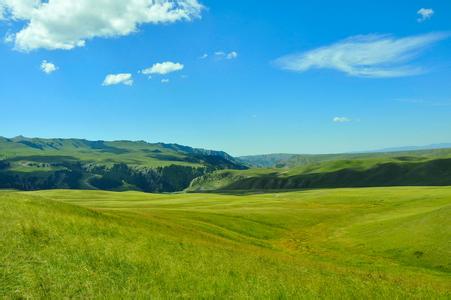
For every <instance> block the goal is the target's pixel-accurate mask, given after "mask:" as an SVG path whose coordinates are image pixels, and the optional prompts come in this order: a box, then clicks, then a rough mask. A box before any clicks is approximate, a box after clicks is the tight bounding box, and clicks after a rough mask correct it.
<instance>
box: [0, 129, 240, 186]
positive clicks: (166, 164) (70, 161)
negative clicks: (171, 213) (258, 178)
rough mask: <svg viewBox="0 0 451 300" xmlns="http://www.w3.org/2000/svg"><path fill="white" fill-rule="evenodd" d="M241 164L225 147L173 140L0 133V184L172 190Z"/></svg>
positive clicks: (238, 166)
mask: <svg viewBox="0 0 451 300" xmlns="http://www.w3.org/2000/svg"><path fill="white" fill-rule="evenodd" d="M246 168H247V167H246V166H245V165H244V164H243V163H242V162H241V161H239V160H237V159H235V158H233V157H232V156H230V155H228V154H227V153H225V152H222V151H213V150H205V149H196V148H191V147H188V146H182V145H178V144H164V143H155V144H151V143H147V142H144V141H137V142H132V141H113V142H108V141H88V140H84V139H42V138H27V137H23V136H18V137H14V138H4V137H0V188H14V189H23V190H34V189H54V188H74V189H75V188H76V189H105V190H141V191H146V192H174V191H181V190H183V189H185V188H186V187H187V186H189V184H190V182H191V181H192V180H193V179H194V178H196V177H198V176H201V175H205V174H207V173H209V172H212V171H214V170H222V169H237V170H239V169H246Z"/></svg>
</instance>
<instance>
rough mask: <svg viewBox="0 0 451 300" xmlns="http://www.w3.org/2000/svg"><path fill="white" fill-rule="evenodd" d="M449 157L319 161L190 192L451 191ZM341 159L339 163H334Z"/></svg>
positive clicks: (220, 177)
mask: <svg viewBox="0 0 451 300" xmlns="http://www.w3.org/2000/svg"><path fill="white" fill-rule="evenodd" d="M450 153H451V151H450V150H449V149H448V150H434V151H427V152H420V153H418V152H407V153H386V154H375V155H362V156H360V155H358V156H355V155H346V156H344V157H346V158H348V159H346V160H339V159H338V157H335V156H334V158H332V156H331V157H330V159H331V160H329V156H327V157H328V158H327V159H326V160H322V159H324V158H325V157H320V158H315V160H316V162H314V161H313V160H312V161H310V162H309V163H307V162H303V163H302V164H301V165H302V166H300V167H293V168H274V169H263V168H260V169H249V170H243V171H237V170H221V171H216V172H212V173H210V174H206V175H204V176H202V177H199V178H196V179H194V180H193V182H192V183H191V185H190V187H189V188H188V191H191V192H209V191H237V190H247V191H260V190H261V191H265V190H290V189H309V188H338V187H377V186H445V185H451V155H449V154H450ZM333 159H338V160H333Z"/></svg>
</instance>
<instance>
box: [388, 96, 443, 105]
mask: <svg viewBox="0 0 451 300" xmlns="http://www.w3.org/2000/svg"><path fill="white" fill-rule="evenodd" d="M395 100H396V101H398V102H402V103H407V104H416V105H422V106H435V107H445V106H446V107H448V106H451V101H434V100H424V99H417V98H400V99H395Z"/></svg>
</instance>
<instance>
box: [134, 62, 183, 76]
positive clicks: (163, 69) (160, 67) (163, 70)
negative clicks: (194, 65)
mask: <svg viewBox="0 0 451 300" xmlns="http://www.w3.org/2000/svg"><path fill="white" fill-rule="evenodd" d="M184 67H185V66H184V65H182V64H180V63H174V62H170V61H166V62H163V63H157V64H154V65H153V66H152V67H150V68H147V69H144V70H142V71H141V73H142V74H144V75H152V74H159V75H166V74H169V73H173V72H178V71H181V70H183V68H184Z"/></svg>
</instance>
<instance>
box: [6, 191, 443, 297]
mask: <svg viewBox="0 0 451 300" xmlns="http://www.w3.org/2000/svg"><path fill="white" fill-rule="evenodd" d="M450 215H451V188H450V187H409V188H407V187H398V188H365V189H329V190H311V191H301V192H290V193H269V194H248V195H218V194H160V195H156V194H144V193H139V192H124V193H113V192H101V191H76V190H55V191H39V192H17V191H2V192H0V249H1V251H0V266H1V268H0V298H63V297H73V298H104V299H109V298H124V297H127V298H147V299H148V298H150V297H152V298H166V299H167V298H171V299H172V298H233V299H243V298H259V299H261V298H272V299H276V298H277V299H287V298H298V299H299V298H300V299H321V298H329V299H405V298H412V299H413V298H416V299H449V298H450V297H451V243H450V241H451V218H450Z"/></svg>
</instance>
